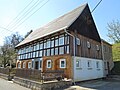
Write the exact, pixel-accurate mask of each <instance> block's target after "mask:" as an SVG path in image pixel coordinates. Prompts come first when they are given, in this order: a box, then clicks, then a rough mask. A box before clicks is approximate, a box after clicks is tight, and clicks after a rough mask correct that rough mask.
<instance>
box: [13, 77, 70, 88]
mask: <svg viewBox="0 0 120 90" xmlns="http://www.w3.org/2000/svg"><path fill="white" fill-rule="evenodd" d="M14 82H15V83H17V84H20V85H21V86H24V87H27V88H31V89H32V90H56V89H60V88H63V87H68V86H70V85H72V81H50V82H44V83H40V82H36V81H32V80H28V79H23V78H19V77H14Z"/></svg>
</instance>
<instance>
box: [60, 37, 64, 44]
mask: <svg viewBox="0 0 120 90" xmlns="http://www.w3.org/2000/svg"><path fill="white" fill-rule="evenodd" d="M59 45H64V36H63V35H62V36H60V38H59Z"/></svg>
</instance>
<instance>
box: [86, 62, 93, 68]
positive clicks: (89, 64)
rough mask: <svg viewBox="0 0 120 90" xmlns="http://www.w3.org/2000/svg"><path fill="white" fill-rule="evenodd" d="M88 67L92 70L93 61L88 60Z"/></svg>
mask: <svg viewBox="0 0 120 90" xmlns="http://www.w3.org/2000/svg"><path fill="white" fill-rule="evenodd" d="M87 66H88V68H91V66H92V63H91V61H90V60H88V62H87Z"/></svg>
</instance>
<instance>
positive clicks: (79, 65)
mask: <svg viewBox="0 0 120 90" xmlns="http://www.w3.org/2000/svg"><path fill="white" fill-rule="evenodd" d="M76 68H81V60H76Z"/></svg>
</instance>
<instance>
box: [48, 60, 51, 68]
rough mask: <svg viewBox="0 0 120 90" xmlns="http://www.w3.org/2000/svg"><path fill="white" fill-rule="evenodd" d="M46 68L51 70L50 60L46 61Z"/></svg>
mask: <svg viewBox="0 0 120 90" xmlns="http://www.w3.org/2000/svg"><path fill="white" fill-rule="evenodd" d="M47 68H51V60H47Z"/></svg>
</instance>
